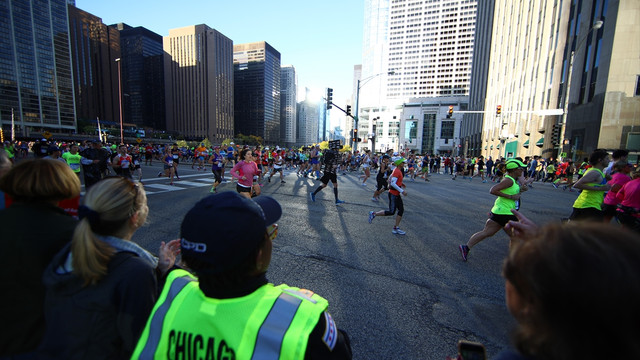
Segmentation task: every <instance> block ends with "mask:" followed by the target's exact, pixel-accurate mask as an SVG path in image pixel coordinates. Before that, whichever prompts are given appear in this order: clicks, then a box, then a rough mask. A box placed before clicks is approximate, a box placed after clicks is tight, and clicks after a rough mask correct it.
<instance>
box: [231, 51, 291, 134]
mask: <svg viewBox="0 0 640 360" xmlns="http://www.w3.org/2000/svg"><path fill="white" fill-rule="evenodd" d="M233 66H234V74H233V77H234V84H235V105H234V107H235V116H236V123H235V129H236V133H239V134H243V135H255V136H259V137H262V138H263V139H264V141H265V144H278V143H279V142H280V53H279V52H278V51H277V50H276V49H274V48H273V47H272V46H271V45H269V44H268V43H267V42H265V41H260V42H255V43H248V44H238V45H234V46H233Z"/></svg>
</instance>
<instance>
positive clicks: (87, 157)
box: [80, 140, 109, 190]
mask: <svg viewBox="0 0 640 360" xmlns="http://www.w3.org/2000/svg"><path fill="white" fill-rule="evenodd" d="M80 155H82V158H83V159H82V160H81V162H82V169H83V170H84V171H83V172H84V187H85V189H86V190H89V188H90V187H91V186H93V184H95V183H97V182H98V181H100V180H101V179H102V177H103V175H104V172H105V170H106V169H107V159H108V158H109V153H108V152H107V150H105V149H103V148H102V142H100V140H93V141H92V142H91V147H88V148H86V149H84V150H82V152H80Z"/></svg>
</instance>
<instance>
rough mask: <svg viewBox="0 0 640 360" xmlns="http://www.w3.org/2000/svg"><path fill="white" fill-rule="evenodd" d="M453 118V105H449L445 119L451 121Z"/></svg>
mask: <svg viewBox="0 0 640 360" xmlns="http://www.w3.org/2000/svg"><path fill="white" fill-rule="evenodd" d="M451 116H453V105H449V111H447V119H451Z"/></svg>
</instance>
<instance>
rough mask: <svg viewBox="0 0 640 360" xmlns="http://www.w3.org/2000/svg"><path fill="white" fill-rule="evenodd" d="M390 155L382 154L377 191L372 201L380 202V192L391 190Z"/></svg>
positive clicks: (377, 178) (377, 177)
mask: <svg viewBox="0 0 640 360" xmlns="http://www.w3.org/2000/svg"><path fill="white" fill-rule="evenodd" d="M389 159H390V157H389V155H387V154H384V155H382V160H381V162H380V168H379V169H378V175H376V183H377V186H376V191H374V192H373V197H372V198H371V201H375V202H378V201H380V194H382V193H383V192H385V191H387V190H389V182H388V181H387V179H388V178H389V175H391V168H390V167H389Z"/></svg>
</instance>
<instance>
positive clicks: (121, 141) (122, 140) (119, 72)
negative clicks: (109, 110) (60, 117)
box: [116, 58, 124, 144]
mask: <svg viewBox="0 0 640 360" xmlns="http://www.w3.org/2000/svg"><path fill="white" fill-rule="evenodd" d="M120 60H121V59H120V58H117V59H116V62H117V63H118V103H119V104H120V143H121V144H124V131H123V129H122V76H121V69H120V68H121V65H120V63H121V61H120Z"/></svg>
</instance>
